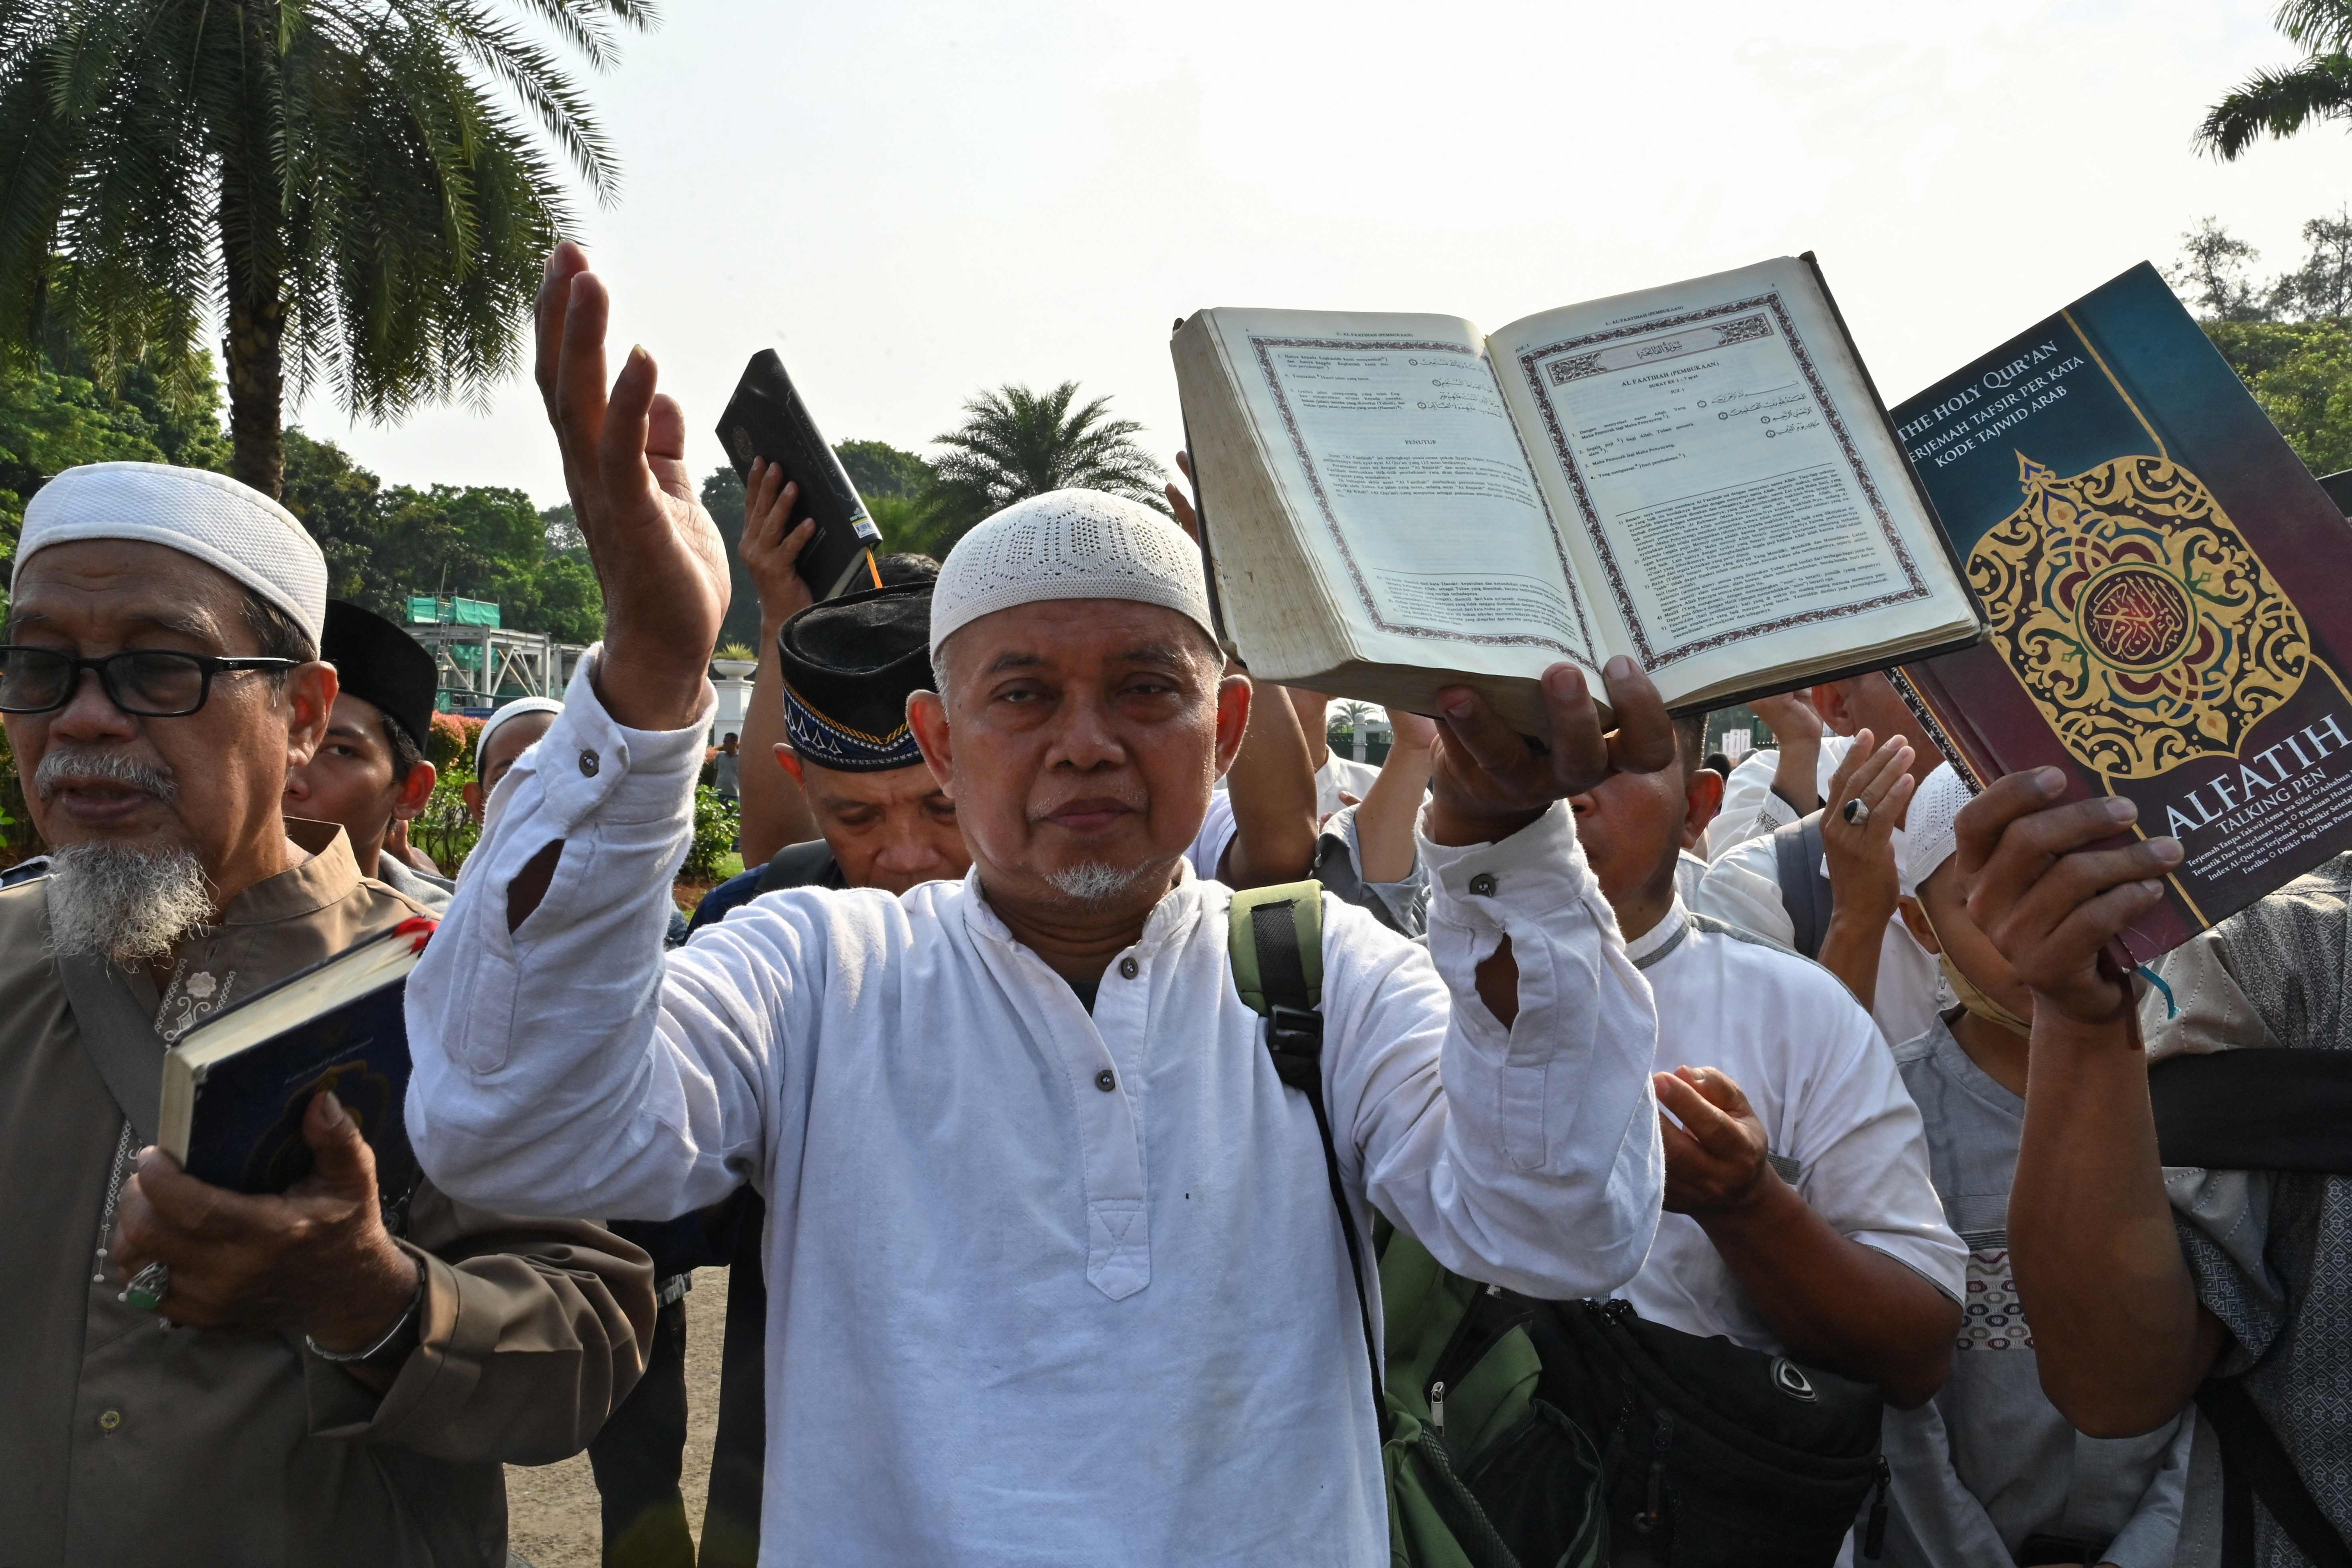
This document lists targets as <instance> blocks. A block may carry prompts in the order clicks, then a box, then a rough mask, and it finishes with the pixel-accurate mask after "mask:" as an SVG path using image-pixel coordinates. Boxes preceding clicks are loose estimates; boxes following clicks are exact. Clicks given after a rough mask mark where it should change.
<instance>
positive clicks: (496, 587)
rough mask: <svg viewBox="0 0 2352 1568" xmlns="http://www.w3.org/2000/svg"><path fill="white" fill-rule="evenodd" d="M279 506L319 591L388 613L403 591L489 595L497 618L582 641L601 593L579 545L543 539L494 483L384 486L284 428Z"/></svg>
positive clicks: (599, 618)
mask: <svg viewBox="0 0 2352 1568" xmlns="http://www.w3.org/2000/svg"><path fill="white" fill-rule="evenodd" d="M285 500H286V506H287V510H289V511H291V512H293V514H294V515H295V516H297V517H299V518H300V519H301V520H302V522H303V526H305V527H306V528H308V529H310V532H311V535H312V537H314V538H316V539H317V540H318V541H319V547H320V550H321V551H322V552H324V553H325V554H326V557H327V590H328V592H329V594H331V595H333V596H334V597H336V598H341V599H350V600H352V601H353V602H354V603H356V604H362V605H366V606H367V607H368V608H369V609H372V610H373V611H375V612H376V613H377V614H379V615H383V616H389V617H391V618H392V619H394V620H395V621H397V620H404V619H405V618H406V615H407V609H408V599H409V596H410V595H427V594H436V595H437V594H454V595H463V596H465V597H467V598H469V599H489V600H493V601H495V602H496V603H497V604H498V605H499V618H500V619H501V620H502V621H503V622H504V623H505V624H506V625H507V626H515V627H520V628H521V629H523V630H525V631H534V632H546V633H548V634H549V635H551V636H552V637H556V638H558V639H559V640H562V641H564V642H578V643H585V642H593V641H594V640H595V639H596V638H597V637H599V636H601V635H602V634H603V630H604V599H603V595H601V594H600V593H599V592H598V590H597V586H596V578H595V574H593V572H591V571H590V570H589V567H588V563H587V559H586V555H585V552H566V551H563V550H560V549H558V548H556V547H555V546H554V545H553V544H551V542H550V540H549V536H548V532H549V531H548V524H547V522H546V521H544V520H543V519H542V518H541V514H540V511H539V509H538V508H537V507H535V506H533V505H532V504H531V501H530V497H529V496H527V495H525V494H523V493H522V492H521V491H520V490H516V489H505V488H504V487H502V486H496V485H434V486H431V487H430V488H428V489H413V488H411V487H409V486H406V485H396V486H393V487H391V488H389V489H387V488H386V487H385V486H384V484H383V480H381V479H378V478H376V476H375V475H373V474H372V473H370V472H369V471H368V470H367V469H365V468H361V467H360V466H359V465H358V464H357V463H354V462H353V461H352V459H351V458H350V456H349V455H348V454H347V453H345V452H344V451H343V450H342V449H341V447H337V446H335V445H334V444H333V443H332V442H330V441H315V440H312V439H311V438H310V437H308V436H305V435H304V434H303V433H302V432H301V431H300V430H299V429H297V430H289V431H288V432H287V433H286V494H285Z"/></svg>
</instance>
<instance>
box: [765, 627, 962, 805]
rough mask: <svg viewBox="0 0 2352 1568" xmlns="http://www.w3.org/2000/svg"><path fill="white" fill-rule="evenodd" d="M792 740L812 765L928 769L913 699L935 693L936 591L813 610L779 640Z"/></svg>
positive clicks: (874, 769) (876, 770)
mask: <svg viewBox="0 0 2352 1568" xmlns="http://www.w3.org/2000/svg"><path fill="white" fill-rule="evenodd" d="M776 652H777V655H778V658H779V659H780V661H781V666H780V668H781V669H782V674H783V678H784V736H785V739H787V740H789V741H791V742H792V743H793V750H794V751H796V752H799V753H800V754H801V760H802V761H803V762H808V763H815V764H816V765H817V766H819V767H821V768H838V769H840V770H841V771H842V772H844V773H880V772H882V771H883V770H884V769H886V768H904V767H910V766H912V765H913V764H915V763H919V762H921V761H922V760H923V753H922V751H921V749H920V748H919V747H918V746H917V745H916V744H915V736H914V731H912V730H910V729H909V728H908V724H907V698H908V694H909V693H911V692H916V691H928V690H929V689H931V585H930V584H929V583H907V584H899V585H898V586H896V587H889V588H869V589H867V590H866V591H865V592H863V593H858V594H844V595H841V596H840V597H839V598H837V599H827V600H825V601H824V603H822V604H817V605H810V606H809V607H808V608H807V609H805V610H803V611H802V612H801V613H800V614H799V615H797V616H793V618H792V619H791V620H789V621H786V622H785V623H784V627H783V630H782V631H781V632H778V633H777V634H776Z"/></svg>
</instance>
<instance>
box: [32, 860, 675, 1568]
mask: <svg viewBox="0 0 2352 1568" xmlns="http://www.w3.org/2000/svg"><path fill="white" fill-rule="evenodd" d="M288 832H289V835H290V836H291V837H293V838H294V839H295V840H296V842H298V843H299V844H301V845H302V846H303V847H305V848H308V849H310V850H311V852H312V853H311V858H310V859H309V860H307V861H305V862H304V863H303V864H302V865H300V866H298V867H296V868H294V869H292V870H289V871H286V872H284V873H281V874H280V875H278V876H276V877H272V878H270V879H268V880H267V881H264V882H261V883H259V884H257V886H255V887H253V888H251V889H247V891H245V892H244V893H242V894H240V895H239V896H238V897H237V898H236V900H234V901H233V902H232V903H231V905H230V907H229V909H228V911H227V914H226V919H225V920H224V921H223V922H222V924H221V925H220V926H219V927H218V928H216V929H215V930H212V931H206V932H205V933H203V934H202V935H200V936H198V937H196V938H194V939H193V940H192V941H191V942H189V943H188V944H187V946H186V948H185V950H184V952H183V954H182V957H181V960H180V963H179V967H178V968H177V970H176V971H175V972H174V973H173V975H172V977H171V980H170V983H169V984H167V986H166V987H165V994H164V995H163V997H161V998H159V997H157V996H156V995H155V994H154V988H153V985H152V983H151V982H150V981H149V980H148V978H147V977H146V976H145V975H144V974H141V975H139V976H136V977H134V978H132V980H131V988H132V991H133V993H134V994H136V995H138V996H139V997H140V998H141V1000H142V1002H143V1003H147V1004H149V1005H155V1006H156V1007H157V1010H158V1016H157V1023H156V1026H157V1028H158V1030H159V1031H161V1032H162V1033H163V1035H164V1037H166V1038H167V1039H168V1038H176V1037H178V1035H179V1034H181V1033H182V1032H184V1030H185V1029H186V1028H187V1027H188V1026H190V1025H191V1024H193V1023H195V1022H197V1021H200V1020H201V1019H202V1018H203V1017H205V1016H207V1015H209V1014H211V1013H213V1012H215V1011H217V1010H218V1009H219V1008H220V1007H221V1006H223V1005H226V1004H227V1003H229V1002H232V1001H234V1000H236V999H237V998H239V997H242V996H245V995H248V994H251V993H252V992H254V991H255V990H257V989H258V988H260V987H261V986H264V985H267V984H270V983H271V982H273V981H275V980H278V979H281V978H283V977H284V976H286V975H288V974H289V973H293V972H294V971H296V970H298V969H300V968H302V967H303V966H305V965H307V964H310V963H315V962H316V961H318V960H319V959H321V958H324V957H326V956H327V955H328V954H330V953H332V952H338V951H341V949H343V948H346V947H348V946H350V945H352V943H353V942H358V941H360V940H362V939H363V938H365V937H368V936H370V935H372V934H374V933H376V932H378V931H383V930H384V929H385V928H386V927H388V926H390V925H393V924H394V923H396V922H398V921H402V920H405V919H408V918H410V917H411V916H412V915H415V914H416V913H417V912H418V910H417V909H416V907H415V905H414V904H412V903H411V902H409V901H408V900H405V899H403V898H401V897H400V896H399V895H396V894H394V893H393V892H391V891H390V890H389V889H385V888H384V887H383V886H382V885H381V884H379V883H375V882H371V881H365V880H362V879H361V877H360V876H359V873H358V870H357V869H356V868H355V867H354V865H353V863H352V855H351V850H350V847H349V846H348V844H347V843H346V842H345V841H344V838H343V835H342V830H341V828H339V827H337V828H327V827H322V826H320V825H318V824H310V823H291V822H289V824H288ZM46 887H47V884H46V882H44V881H33V882H28V883H26V884H24V885H22V886H20V887H16V888H11V889H5V890H0V1194H5V1200H0V1250H5V1256H6V1258H8V1261H9V1265H10V1267H9V1268H8V1271H7V1279H6V1281H5V1285H0V1565H5V1568H17V1565H19V1564H24V1565H27V1568H30V1565H32V1564H42V1565H47V1564H53V1563H221V1564H236V1565H237V1568H247V1565H250V1564H272V1563H286V1564H310V1563H334V1564H337V1565H338V1568H345V1565H352V1568H361V1565H365V1568H373V1565H378V1564H381V1565H384V1568H407V1565H411V1564H426V1563H430V1564H436V1565H448V1564H475V1563H482V1564H493V1565H494V1564H499V1563H503V1562H504V1560H505V1552H506V1491H505V1484H504V1480H503V1477H502V1474H501V1471H500V1468H499V1467H500V1465H501V1464H502V1463H504V1462H513V1463H520V1464H541V1463H545V1462H547V1461H549V1460H552V1459H558V1458H563V1457H565V1456H566V1455H570V1454H572V1453H576V1452H578V1451H579V1450H580V1449H581V1448H582V1447H585V1446H586V1444H587V1442H588V1439H589V1438H590V1437H591V1436H593V1435H594V1433H595V1431H596V1429H597V1427H598V1426H600V1425H601V1424H602V1423H603V1421H604V1416H605V1415H606V1413H607V1412H609V1411H610V1410H611V1409H612V1408H613V1407H614V1405H617V1404H618V1403H619V1402H620V1400H621V1398H622V1396H623V1395H625V1394H626V1393H627V1392H628V1390H629V1388H630V1387H631V1385H632V1384H635V1381H636V1378H637V1374H638V1372H639V1370H640V1368H641V1366H642V1363H643V1349H642V1347H643V1346H644V1345H645V1344H646V1343H647V1342H648V1336H649V1335H650V1333H651V1331H652V1327H653V1319H654V1296H653V1271H652V1268H651V1266H650V1265H649V1264H648V1262H647V1261H646V1256H645V1254H643V1253H642V1252H640V1251H638V1250H637V1249H636V1248H635V1247H631V1246H629V1245H628V1244H627V1243H626V1242H624V1241H622V1240H620V1239H619V1238H618V1237H614V1236H612V1235H611V1234H610V1233H608V1232H606V1231H604V1230H602V1229H600V1228H598V1227H597V1226H593V1225H589V1224H586V1223H584V1222H578V1221H562V1220H520V1219H508V1218H503V1217H500V1216H499V1215H490V1214H486V1213H483V1212H481V1211H479V1210H476V1209H469V1208H466V1207H464V1206H462V1205H458V1204H457V1203H454V1202H452V1201H451V1200H450V1199H449V1198H447V1197H446V1196H444V1195H443V1194H441V1193H439V1192H438V1191H436V1190H435V1189H434V1188H433V1187H432V1185H431V1184H425V1185H423V1186H421V1187H420V1188H419V1189H418V1191H417V1193H416V1194H415V1199H414V1202H413V1203H412V1205H411V1207H410V1212H409V1219H408V1225H407V1233H406V1235H405V1236H404V1237H403V1238H402V1245H403V1246H404V1247H406V1248H407V1249H409V1250H410V1251H411V1252H414V1253H415V1254H417V1255H418V1256H420V1257H421V1258H423V1259H424V1260H425V1300H424V1303H423V1306H422V1309H421V1311H420V1317H419V1321H418V1329H419V1335H420V1342H419V1344H418V1347H417V1349H416V1350H415V1352H413V1353H412V1354H411V1355H410V1357H409V1358H408V1361H407V1363H405V1364H404V1366H403V1367H402V1369H401V1371H400V1373H399V1376H398V1377H397V1378H396V1379H395V1380H394V1383H393V1384H392V1386H391V1388H390V1389H389V1390H388V1391H386V1392H385V1393H384V1394H381V1395H379V1394H375V1393H374V1392H373V1391H372V1390H370V1389H369V1388H367V1387H366V1386H364V1385H363V1384H361V1383H359V1382H358V1381H357V1380H356V1379H354V1378H352V1376H350V1375H349V1374H348V1373H344V1372H342V1371H341V1369H339V1368H337V1367H335V1366H333V1365H331V1364H330V1363H325V1362H322V1361H320V1360H319V1359H318V1358H316V1357H315V1356H312V1355H310V1353H309V1352H307V1351H306V1350H304V1349H303V1346H302V1336H301V1335H300V1334H299V1332H293V1333H278V1332H263V1331H247V1330H201V1331H200V1330H190V1329H172V1328H169V1327H167V1326H166V1325H165V1324H164V1322H163V1321H162V1320H161V1319H159V1318H157V1317H156V1316H154V1315H153V1314H152V1313H147V1312H142V1311H137V1310H133V1309H131V1307H128V1306H126V1305H124V1304H122V1303H121V1301H120V1300H118V1299H117V1298H118V1297H119V1295H120V1294H121V1289H122V1287H121V1281H120V1280H119V1279H117V1278H116V1277H115V1271H114V1268H113V1266H112V1265H111V1263H110V1261H109V1260H108V1258H107V1256H106V1254H107V1245H108V1241H109V1236H108V1232H109V1230H110V1227H111V1224H112V1212H113V1208H114V1204H115V1200H116V1197H117V1194H119V1193H120V1191H121V1183H122V1181H123V1179H124V1178H125V1177H126V1176H127V1175H128V1174H129V1173H130V1171H131V1158H132V1156H133V1155H134V1154H135V1152H136V1151H135V1150H134V1149H132V1148H131V1144H132V1142H133V1139H132V1137H131V1133H130V1131H129V1127H128V1124H127V1123H126V1122H125V1121H124V1120H123V1117H122V1114H121V1111H120V1110H118V1109H117V1108H116V1106H115V1103H114V1100H113V1099H112V1098H111V1096H110V1095H109V1094H108V1092H107V1089H106V1086H105V1084H104V1082H103V1081H102V1080H101V1079H100V1077H99V1075H98V1072H97V1070H96V1068H93V1067H92V1066H91V1065H90V1062H89V1058H88V1057H87V1055H86V1054H85V1053H84V1051H83V1049H82V1047H81V1044H80V1041H79V1037H78V1036H77V1034H76V1030H75V1025H74V1017H73V1014H72V1011H71V1009H70V1008H69V1007H68V1004H67V1001H66V994H65V991H64V988H63V986H62V984H61V983H60V982H59V980H58V973H57V970H56V966H55V964H54V963H52V962H51V960H50V959H49V957H48V953H47V934H48V933H47V901H46V893H45V889H46ZM159 1070H160V1066H159Z"/></svg>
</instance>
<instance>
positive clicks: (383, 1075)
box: [155, 931, 420, 1231]
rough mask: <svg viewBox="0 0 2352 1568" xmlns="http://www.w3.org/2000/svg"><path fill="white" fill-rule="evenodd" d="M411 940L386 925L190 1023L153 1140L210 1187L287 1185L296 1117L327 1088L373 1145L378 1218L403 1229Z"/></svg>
mask: <svg viewBox="0 0 2352 1568" xmlns="http://www.w3.org/2000/svg"><path fill="white" fill-rule="evenodd" d="M419 945H420V944H419V943H418V942H416V940H415V933H414V932H403V931H391V932H387V933H385V934H384V935H383V936H381V937H377V938H375V939H373V941H369V942H362V943H361V944H360V945H359V946H357V947H353V948H349V949H346V950H345V951H343V952H339V953H336V954H335V955H334V956H333V957H331V958H329V959H326V960H324V961H322V962H320V963H315V964H312V965H311V966H310V968H308V969H306V970H303V971H302V972H301V973H299V974H294V975H290V976H289V977H288V978H287V979H285V980H281V981H279V982H278V984H275V985H271V986H268V987H267V988H266V989H264V990H260V991H257V992H255V993H254V994H252V995H250V996H248V997H247V998H246V999H245V1000H244V1001H242V1002H239V1003H237V1004H236V1005H233V1006H230V1007H226V1008H224V1009H222V1010H221V1011H220V1012H218V1013H216V1014H215V1015H214V1016H211V1017H210V1018H207V1019H205V1021H204V1022H203V1023H202V1024H199V1025H197V1026H195V1027H194V1028H193V1029H190V1030H189V1031H188V1032H187V1033H186V1034H185V1035H184V1036H182V1037H180V1040H179V1043H178V1044H177V1045H175V1046H173V1047H172V1048H171V1049H170V1050H169V1051H166V1052H165V1053H164V1054H163V1105H162V1110H161V1114H160V1116H159V1118H158V1121H159V1122H160V1125H159V1127H158V1129H157V1133H156V1139H155V1142H156V1145H157V1147H159V1148H161V1149H162V1150H163V1152H165V1153H166V1154H169V1155H171V1156H172V1157H173V1159H175V1160H177V1161H179V1163H180V1164H181V1167H182V1168H183V1169H184V1170H185V1171H186V1172H187V1173H189V1174H190V1175H192V1176H194V1177H196V1178H197V1179H198V1180H200V1181H205V1182H209V1183H211V1184H213V1185H215V1186H216V1187H226V1188H228V1189H229V1190H230V1191H232V1192H239V1193H276V1192H283V1191H284V1190H285V1189H286V1188H288V1187H289V1186H291V1185H293V1184H294V1183H296V1182H298V1181H299V1180H300V1179H301V1178H302V1177H303V1176H305V1175H308V1174H309V1173H310V1169H311V1165H312V1159H311V1154H310V1144H309V1143H308V1142H305V1141H304V1140H303V1137H302V1116H303V1113H304V1112H305V1111H306V1110H309V1109H310V1100H311V1099H312V1097H314V1096H315V1095H317V1094H318V1093H319V1091H320V1090H321V1089H332V1090H333V1091H334V1094H335V1098H336V1099H338V1100H341V1102H342V1106H343V1109H344V1110H346V1111H348V1112H349V1113H350V1114H351V1116H352V1119H353V1120H354V1121H357V1122H358V1123H359V1125H360V1132H361V1134H362V1136H363V1137H365V1138H366V1139H367V1141H368V1144H369V1146H370V1147H371V1148H373V1150H374V1151H375V1173H376V1190H377V1193H378V1194H379V1196H380V1198H381V1199H382V1201H383V1209H384V1217H385V1221H386V1223H387V1224H389V1225H391V1226H393V1228H394V1230H395V1231H397V1230H398V1229H400V1228H401V1226H400V1225H399V1221H400V1220H401V1219H402V1218H403V1217H404V1215H405V1212H406V1208H407V1203H408V1199H409V1196H410V1194H412V1193H413V1192H414V1191H415V1187H416V1183H417V1180H418V1170H417V1164H416V1155H415V1151H413V1150H412V1149H411V1148H410V1147H409V1142H408V1131H407V1124H406V1121H405V1120H404V1117H403V1114H402V1106H403V1102H404V1100H406V1099H407V1095H408V1027H407V1022H406V1019H405V1017H404V1014H403V1012H402V1004H403V1002H404V998H405V996H406V993H407V989H408V973H409V971H410V970H412V969H414V968H415V967H416V961H417V957H418V952H419Z"/></svg>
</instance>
